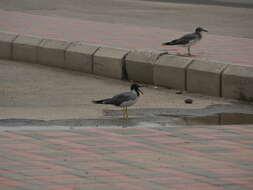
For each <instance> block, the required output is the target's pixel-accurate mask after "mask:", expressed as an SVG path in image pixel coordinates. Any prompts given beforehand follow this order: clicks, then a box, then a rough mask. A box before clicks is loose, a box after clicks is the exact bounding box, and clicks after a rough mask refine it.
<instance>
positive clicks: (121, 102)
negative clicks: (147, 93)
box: [92, 83, 143, 119]
mask: <svg viewBox="0 0 253 190" xmlns="http://www.w3.org/2000/svg"><path fill="white" fill-rule="evenodd" d="M140 87H142V86H140V85H139V84H136V83H134V84H132V85H131V88H130V89H131V91H130V92H123V93H121V94H118V95H115V96H113V97H112V98H107V99H103V100H94V101H92V102H93V103H95V104H111V105H114V106H118V107H122V110H123V118H124V119H128V113H127V107H128V106H132V105H134V104H135V103H136V102H137V99H138V97H139V96H140V93H141V94H143V92H142V91H141V90H140Z"/></svg>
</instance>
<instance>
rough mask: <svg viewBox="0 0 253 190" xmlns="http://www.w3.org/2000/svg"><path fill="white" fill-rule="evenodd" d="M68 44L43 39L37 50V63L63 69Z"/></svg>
mask: <svg viewBox="0 0 253 190" xmlns="http://www.w3.org/2000/svg"><path fill="white" fill-rule="evenodd" d="M69 45H70V42H66V41H60V40H52V39H44V40H43V41H42V42H41V43H40V45H39V48H38V63H40V64H44V65H50V66H56V67H64V57H65V50H66V49H67V47H68V46H69Z"/></svg>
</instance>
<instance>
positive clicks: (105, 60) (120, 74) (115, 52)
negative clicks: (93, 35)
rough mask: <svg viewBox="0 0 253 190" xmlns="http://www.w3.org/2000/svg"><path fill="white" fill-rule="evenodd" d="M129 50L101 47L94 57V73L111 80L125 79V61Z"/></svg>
mask: <svg viewBox="0 0 253 190" xmlns="http://www.w3.org/2000/svg"><path fill="white" fill-rule="evenodd" d="M128 52H129V50H127V49H116V48H110V47H101V48H99V49H98V50H97V52H96V53H95V55H94V73H95V74H97V75H102V76H107V77H111V78H117V79H122V78H124V70H123V67H124V64H125V63H124V59H125V56H126V55H127V53H128Z"/></svg>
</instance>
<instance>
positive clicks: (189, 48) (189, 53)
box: [187, 46, 191, 56]
mask: <svg viewBox="0 0 253 190" xmlns="http://www.w3.org/2000/svg"><path fill="white" fill-rule="evenodd" d="M187 49H188V56H191V46H188V47H187Z"/></svg>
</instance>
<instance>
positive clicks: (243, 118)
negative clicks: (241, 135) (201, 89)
mask: <svg viewBox="0 0 253 190" xmlns="http://www.w3.org/2000/svg"><path fill="white" fill-rule="evenodd" d="M170 117H171V116H170ZM172 117H173V116H172ZM174 117H175V116H174ZM176 117H177V118H178V120H177V121H175V124H176V125H235V124H242V125H246V124H253V114H243V113H220V114H215V115H208V116H197V117H192V116H188V117H187V116H183V117H182V116H176Z"/></svg>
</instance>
